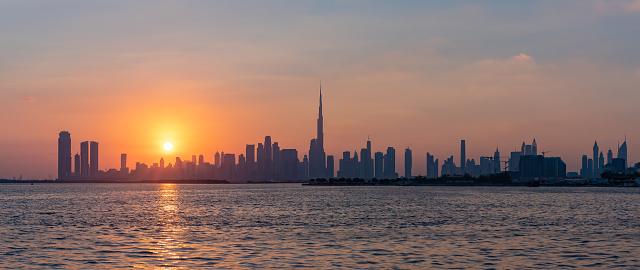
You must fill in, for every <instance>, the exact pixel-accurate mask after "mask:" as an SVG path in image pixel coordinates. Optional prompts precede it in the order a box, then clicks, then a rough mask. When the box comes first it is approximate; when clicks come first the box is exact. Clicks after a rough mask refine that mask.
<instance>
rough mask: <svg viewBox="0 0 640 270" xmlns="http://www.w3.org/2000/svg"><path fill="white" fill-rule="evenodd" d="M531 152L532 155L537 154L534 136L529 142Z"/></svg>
mask: <svg viewBox="0 0 640 270" xmlns="http://www.w3.org/2000/svg"><path fill="white" fill-rule="evenodd" d="M531 154H532V155H534V156H537V155H538V143H536V138H533V142H532V143H531Z"/></svg>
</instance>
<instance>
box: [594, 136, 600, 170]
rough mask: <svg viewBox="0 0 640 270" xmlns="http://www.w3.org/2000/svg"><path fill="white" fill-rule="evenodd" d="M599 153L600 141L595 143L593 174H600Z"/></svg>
mask: <svg viewBox="0 0 640 270" xmlns="http://www.w3.org/2000/svg"><path fill="white" fill-rule="evenodd" d="M598 153H600V148H598V141H596V142H595V143H594V144H593V158H592V159H593V175H594V176H595V175H599V173H598Z"/></svg>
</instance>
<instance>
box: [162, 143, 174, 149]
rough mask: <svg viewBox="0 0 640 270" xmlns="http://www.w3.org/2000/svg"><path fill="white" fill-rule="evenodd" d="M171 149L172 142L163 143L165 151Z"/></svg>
mask: <svg viewBox="0 0 640 270" xmlns="http://www.w3.org/2000/svg"><path fill="white" fill-rule="evenodd" d="M171 149H173V144H172V143H171V142H166V143H164V150H165V151H171Z"/></svg>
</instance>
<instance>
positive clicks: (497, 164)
mask: <svg viewBox="0 0 640 270" xmlns="http://www.w3.org/2000/svg"><path fill="white" fill-rule="evenodd" d="M493 162H494V163H493V168H494V173H500V151H498V147H496V152H495V153H493Z"/></svg>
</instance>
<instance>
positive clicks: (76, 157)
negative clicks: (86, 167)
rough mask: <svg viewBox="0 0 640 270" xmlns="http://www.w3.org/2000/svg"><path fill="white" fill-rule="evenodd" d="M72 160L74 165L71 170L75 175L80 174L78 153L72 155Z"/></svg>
mask: <svg viewBox="0 0 640 270" xmlns="http://www.w3.org/2000/svg"><path fill="white" fill-rule="evenodd" d="M73 161H74V163H75V166H74V167H73V172H74V175H75V176H80V170H81V169H80V155H78V153H76V155H75V156H73Z"/></svg>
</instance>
